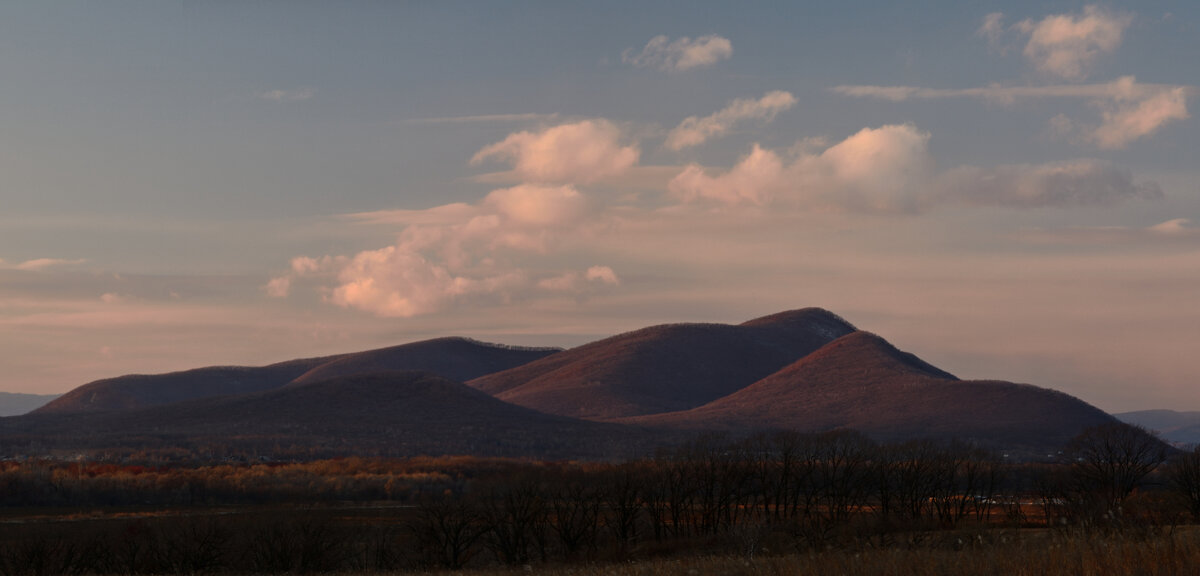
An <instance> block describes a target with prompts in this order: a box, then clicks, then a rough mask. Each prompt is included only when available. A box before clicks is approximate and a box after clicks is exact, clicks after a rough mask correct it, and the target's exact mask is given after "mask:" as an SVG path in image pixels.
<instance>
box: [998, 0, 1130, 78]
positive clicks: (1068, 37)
mask: <svg viewBox="0 0 1200 576" xmlns="http://www.w3.org/2000/svg"><path fill="white" fill-rule="evenodd" d="M1132 22H1133V17H1132V16H1130V15H1127V14H1114V13H1112V12H1109V11H1108V10H1105V9H1103V8H1100V7H1099V6H1096V5H1088V6H1085V7H1084V8H1083V12H1082V13H1078V14H1054V15H1050V16H1046V17H1045V18H1042V19H1041V20H1039V21H1037V22H1034V21H1033V20H1023V21H1021V22H1019V23H1017V24H1016V29H1017V30H1019V31H1020V32H1022V33H1024V34H1026V35H1028V36H1029V42H1028V43H1027V44H1026V45H1025V49H1024V54H1025V58H1027V59H1028V60H1029V61H1030V62H1031V63H1032V64H1033V65H1034V67H1036V68H1037V69H1038V70H1039V71H1041V72H1044V73H1047V74H1050V75H1053V76H1058V77H1060V78H1065V79H1067V80H1083V79H1084V78H1086V77H1087V75H1088V73H1089V72H1090V69H1091V68H1092V66H1093V65H1094V64H1095V61H1096V59H1097V58H1099V57H1100V56H1101V55H1105V54H1111V53H1112V52H1114V51H1116V49H1117V48H1118V47H1119V46H1120V45H1121V41H1122V37H1123V35H1124V33H1125V29H1126V28H1128V27H1129V25H1130V24H1131V23H1132Z"/></svg>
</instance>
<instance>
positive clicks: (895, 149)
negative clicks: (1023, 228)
mask: <svg viewBox="0 0 1200 576" xmlns="http://www.w3.org/2000/svg"><path fill="white" fill-rule="evenodd" d="M929 138H930V135H929V133H928V132H923V131H921V130H918V129H917V128H916V127H914V126H911V125H888V126H881V127H879V128H864V129H863V130H861V131H859V132H858V133H856V134H854V135H852V136H850V137H849V138H846V139H845V140H843V141H842V142H839V143H837V144H835V145H833V146H832V147H830V148H828V149H826V150H825V151H823V152H820V153H819V154H809V153H804V152H800V153H798V154H797V155H796V156H795V157H794V158H793V159H791V160H790V161H785V160H784V158H781V157H780V156H779V155H778V154H777V153H775V152H773V151H770V150H766V149H763V148H761V147H759V146H757V145H755V146H754V148H753V149H752V151H751V153H750V154H749V155H747V156H746V157H744V158H743V159H742V160H741V161H739V162H738V163H737V165H735V166H734V167H733V168H732V169H730V170H729V171H727V172H725V173H724V174H720V175H716V176H710V175H709V174H708V173H707V171H706V170H704V169H703V168H702V167H700V166H697V165H693V166H689V167H688V168H686V169H685V170H684V171H683V172H681V173H680V174H679V175H678V176H676V177H675V179H674V180H672V181H671V184H670V188H669V189H670V193H671V195H672V196H674V197H675V198H677V199H678V200H680V201H682V202H684V203H695V202H715V203H718V204H722V205H729V206H733V205H748V206H768V205H771V206H777V207H786V206H792V207H795V208H799V209H804V210H835V211H847V212H875V213H916V212H922V211H926V210H929V209H932V208H934V207H937V206H940V205H943V204H959V205H976V206H1003V207H1011V208H1037V207H1048V206H1072V205H1088V204H1105V203H1112V202H1117V201H1120V200H1123V199H1128V198H1146V199H1155V198H1160V197H1161V196H1162V192H1161V190H1160V189H1159V188H1158V186H1157V185H1155V184H1153V183H1134V182H1133V177H1132V175H1131V174H1130V172H1129V171H1127V170H1122V169H1119V168H1117V167H1115V166H1112V165H1110V164H1107V163H1105V162H1101V161H1098V160H1086V159H1085V160H1076V161H1071V162H1058V163H1048V164H1021V165H1009V166H997V167H990V168H977V167H971V166H966V167H959V168H955V169H952V170H947V171H943V172H938V171H937V170H936V168H935V163H934V161H933V158H932V156H931V155H930V154H929Z"/></svg>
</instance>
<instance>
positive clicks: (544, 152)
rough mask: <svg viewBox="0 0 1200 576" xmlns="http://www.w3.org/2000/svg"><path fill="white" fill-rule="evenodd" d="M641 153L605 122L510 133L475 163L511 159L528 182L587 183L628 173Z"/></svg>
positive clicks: (588, 122)
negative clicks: (623, 142)
mask: <svg viewBox="0 0 1200 576" xmlns="http://www.w3.org/2000/svg"><path fill="white" fill-rule="evenodd" d="M639 155H640V151H639V150H638V147H637V145H622V144H621V130H620V129H619V128H617V126H616V125H614V124H613V123H612V122H609V121H607V120H603V119H600V120H584V121H581V122H575V123H571V124H560V125H558V126H554V127H551V128H546V129H544V130H542V131H540V132H529V131H523V132H516V133H513V134H509V135H508V137H507V138H505V139H504V140H502V141H500V142H496V143H495V144H491V145H488V146H486V147H484V148H483V149H482V150H480V151H479V152H477V153H476V154H475V156H474V157H472V158H471V164H473V165H478V164H481V163H483V162H485V161H488V160H500V161H507V162H510V163H511V164H512V166H513V171H514V172H516V174H517V175H519V176H520V177H521V178H523V179H524V180H525V181H528V182H543V183H579V184H587V183H591V182H595V181H597V180H600V179H603V178H607V177H612V176H617V175H620V174H622V173H623V172H625V171H627V170H628V169H629V168H630V167H632V166H633V165H634V164H636V163H637V160H638V156H639Z"/></svg>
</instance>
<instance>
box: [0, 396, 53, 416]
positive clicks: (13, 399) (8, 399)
mask: <svg viewBox="0 0 1200 576" xmlns="http://www.w3.org/2000/svg"><path fill="white" fill-rule="evenodd" d="M59 396H62V394H17V393H14V392H0V416H20V415H21V414H27V413H29V412H31V411H33V410H37V409H38V408H41V407H42V406H45V405H46V404H48V403H49V402H50V401H51V400H54V399H55V398H58V397H59Z"/></svg>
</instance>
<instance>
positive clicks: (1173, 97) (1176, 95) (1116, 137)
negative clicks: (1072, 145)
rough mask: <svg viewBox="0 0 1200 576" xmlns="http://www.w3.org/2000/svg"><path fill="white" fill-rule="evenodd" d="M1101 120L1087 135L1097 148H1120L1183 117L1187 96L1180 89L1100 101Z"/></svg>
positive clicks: (1185, 113)
mask: <svg viewBox="0 0 1200 576" xmlns="http://www.w3.org/2000/svg"><path fill="white" fill-rule="evenodd" d="M1101 106H1102V107H1103V109H1102V111H1101V116H1102V117H1103V119H1104V121H1103V123H1102V124H1100V126H1099V127H1097V128H1095V129H1094V130H1092V131H1091V133H1090V134H1089V138H1090V139H1091V141H1092V142H1094V143H1095V144H1096V145H1097V146H1099V147H1100V148H1105V149H1110V150H1111V149H1117V148H1124V147H1125V146H1127V145H1129V143H1130V142H1133V141H1134V140H1138V139H1140V138H1143V137H1145V136H1149V135H1150V134H1153V133H1154V132H1155V131H1157V130H1158V129H1159V128H1161V127H1163V126H1164V125H1166V124H1167V123H1169V122H1172V121H1175V120H1186V119H1187V118H1188V117H1189V116H1188V111H1187V96H1186V95H1185V94H1184V90H1183V88H1174V89H1171V90H1166V91H1163V92H1159V93H1158V94H1155V95H1153V96H1150V97H1147V98H1145V99H1143V100H1140V101H1135V102H1131V103H1116V104H1103V103H1102V104H1101Z"/></svg>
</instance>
